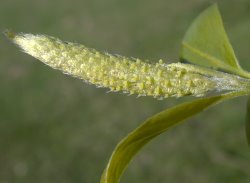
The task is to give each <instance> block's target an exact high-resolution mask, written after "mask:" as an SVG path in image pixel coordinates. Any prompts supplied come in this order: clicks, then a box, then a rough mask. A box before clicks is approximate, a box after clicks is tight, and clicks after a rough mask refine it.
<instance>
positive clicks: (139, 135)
mask: <svg viewBox="0 0 250 183" xmlns="http://www.w3.org/2000/svg"><path fill="white" fill-rule="evenodd" d="M243 94H245V93H243V92H242V93H239V92H238V93H228V94H224V95H220V96H213V97H209V98H202V99H197V100H194V101H192V102H187V103H183V104H180V105H177V106H175V107H172V108H170V109H166V110H164V111H162V112H160V113H158V114H156V115H154V116H152V117H150V118H149V119H147V120H146V121H145V122H144V123H143V124H142V125H141V126H139V127H138V128H137V129H135V130H134V131H132V132H131V133H130V134H128V136H127V137H125V138H124V139H123V140H121V142H120V143H119V144H118V145H117V146H116V148H115V150H114V151H113V153H112V155H111V157H110V160H109V162H108V165H107V167H106V169H105V170H104V172H103V175H102V178H101V183H117V182H119V180H120V177H121V175H122V173H123V171H124V170H125V169H126V167H127V165H128V163H129V162H130V161H131V159H132V158H133V157H134V156H135V154H136V153H137V152H138V151H139V150H140V149H141V148H142V147H143V146H144V145H145V144H147V143H148V142H149V141H150V140H151V139H153V138H155V137H156V136H158V135H160V134H161V133H163V132H165V131H167V130H168V129H169V128H170V127H172V126H174V125H176V124H178V123H179V122H181V121H183V120H185V119H187V118H189V117H191V116H193V115H195V114H197V113H199V112H201V111H203V110H204V109H206V108H208V107H209V106H211V105H213V104H216V103H218V102H220V101H223V100H226V99H229V98H233V97H236V96H240V95H243Z"/></svg>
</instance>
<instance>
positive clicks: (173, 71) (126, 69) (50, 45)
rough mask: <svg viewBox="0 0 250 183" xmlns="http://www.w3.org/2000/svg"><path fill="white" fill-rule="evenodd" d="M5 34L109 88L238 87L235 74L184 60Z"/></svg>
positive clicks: (184, 90)
mask: <svg viewBox="0 0 250 183" xmlns="http://www.w3.org/2000/svg"><path fill="white" fill-rule="evenodd" d="M8 34H9V37H11V39H12V40H13V41H14V42H15V43H16V44H17V45H19V46H20V47H21V48H22V49H23V50H24V51H25V52H26V53H28V54H30V55H32V56H33V57H35V58H37V59H39V60H40V61H42V62H44V63H45V64H47V65H49V66H51V67H53V68H55V69H59V70H61V71H63V72H64V73H67V74H69V75H72V76H74V77H77V78H80V79H83V80H84V81H86V82H88V83H92V84H95V85H96V86H98V87H107V88H110V90H111V91H123V92H124V93H130V94H138V95H139V96H153V97H156V98H167V97H172V96H175V97H182V96H187V95H192V96H196V97H200V96H204V95H205V94H207V93H208V92H210V91H217V90H223V87H224V88H226V89H227V90H234V89H237V87H238V83H237V82H238V79H237V78H236V77H234V80H235V81H234V80H233V81H232V78H231V80H230V77H229V76H227V75H226V74H224V75H223V74H218V73H217V74H215V77H214V76H212V75H213V74H214V73H212V74H210V73H209V72H199V69H192V68H193V67H194V66H189V65H188V64H181V63H174V64H168V65H166V64H164V63H163V61H162V60H159V62H157V63H154V64H150V63H147V62H143V61H141V60H140V59H129V58H126V57H122V56H117V55H111V54H108V53H101V52H98V51H96V50H95V49H90V48H87V47H85V46H83V45H80V44H77V43H70V42H64V41H61V40H59V39H57V38H54V37H50V36H44V35H32V34H16V35H15V34H13V33H8ZM10 35H11V36H10ZM222 81H223V82H222ZM224 85H227V86H224ZM218 86H220V88H219V87H218Z"/></svg>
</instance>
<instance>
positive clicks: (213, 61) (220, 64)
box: [180, 3, 250, 78]
mask: <svg viewBox="0 0 250 183" xmlns="http://www.w3.org/2000/svg"><path fill="white" fill-rule="evenodd" d="M210 14H212V15H213V17H217V18H216V19H217V21H218V24H219V26H220V27H219V28H220V30H221V32H222V34H223V35H224V41H225V42H226V44H225V45H226V46H227V49H228V50H227V51H229V52H228V53H230V55H231V56H232V57H233V58H232V59H231V61H234V62H232V63H230V62H229V59H228V61H227V60H225V61H223V60H220V59H218V58H216V57H215V56H213V55H211V54H208V53H205V52H203V51H202V50H199V48H196V47H194V46H192V45H190V44H189V43H188V42H187V40H188V39H189V37H190V36H192V31H193V29H194V27H195V26H196V24H198V25H199V26H206V24H207V22H206V21H205V20H206V19H207V17H208V16H211V15H210ZM213 17H211V18H213ZM195 39H196V40H198V39H200V37H195ZM222 40H223V39H222ZM192 42H194V41H192ZM191 44H192V43H191ZM225 45H224V46H225ZM226 46H225V47H226ZM218 51H219V49H218ZM185 53H187V54H185ZM188 53H193V54H196V56H198V57H200V58H203V59H205V60H207V63H202V62H200V61H195V60H193V59H192V58H191V57H192V56H191V57H190V58H189V56H188ZM180 57H181V59H183V60H187V61H189V62H191V63H195V64H199V65H202V66H208V67H209V66H211V67H215V68H219V69H222V70H225V71H228V72H231V73H234V74H237V75H239V76H242V77H246V78H250V73H249V72H247V71H245V70H243V69H242V68H241V66H240V65H239V63H238V60H237V58H236V56H235V53H234V50H233V47H232V45H231V44H230V41H229V38H228V36H227V33H226V31H225V28H224V25H223V20H222V17H221V14H220V11H219V8H218V5H217V4H216V3H215V4H213V5H211V6H210V7H208V8H207V9H206V10H204V11H203V12H202V13H201V14H200V15H199V16H198V17H197V18H196V19H195V20H194V21H193V23H192V24H191V26H190V27H189V28H188V30H187V32H186V34H185V36H184V38H183V41H182V48H181V53H180ZM197 62H199V63H197Z"/></svg>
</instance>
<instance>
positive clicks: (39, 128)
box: [0, 0, 250, 183]
mask: <svg viewBox="0 0 250 183" xmlns="http://www.w3.org/2000/svg"><path fill="white" fill-rule="evenodd" d="M209 4H211V1H210V0H203V1H199V0H192V1H182V0H175V1H165V0H156V1H143V0H138V1H134V0H133V1H132V0H127V1H115V0H106V1H98V0H88V1H87V0H83V1H80V0H74V1H66V0H61V1H59V0H55V1H48V0H36V1H31V0H23V1H7V0H2V1H1V3H0V29H2V30H4V29H5V28H11V29H13V30H14V31H17V32H20V31H21V32H31V33H43V34H49V35H54V36H56V37H59V38H62V39H64V40H68V41H76V42H80V43H84V44H85V45H88V46H90V47H94V48H97V49H99V50H105V51H109V52H111V53H118V54H121V55H125V56H133V57H139V58H146V59H150V60H156V59H159V58H164V59H166V60H167V61H168V62H170V61H177V58H178V49H179V45H180V41H181V39H182V37H183V35H184V33H185V31H186V29H187V27H188V25H189V24H190V23H191V21H192V20H193V19H194V18H195V17H196V16H197V15H198V13H200V12H201V11H202V10H203V9H204V8H205V7H207V6H208V5H209ZM219 5H220V8H221V10H222V14H223V17H224V19H225V25H226V28H227V30H228V33H229V35H230V38H231V40H232V43H233V46H234V48H235V50H236V52H237V55H238V58H239V60H240V61H241V63H242V65H244V67H245V68H248V69H250V64H249V63H250V62H249V58H250V56H249V41H250V34H249V32H250V2H249V1H248V0H221V1H220V3H219ZM105 92H106V90H105V89H96V88H95V87H94V86H89V85H87V84H85V83H83V82H82V81H80V80H76V79H74V78H70V77H68V76H65V75H63V74H61V73H60V72H58V71H55V70H52V69H50V68H48V67H47V66H45V65H43V64H41V63H40V62H38V61H37V60H35V59H33V58H31V57H30V56H28V55H25V54H23V53H21V52H19V50H18V49H17V48H16V47H15V46H13V45H12V44H10V43H9V42H8V41H7V40H6V39H5V38H4V37H3V36H1V38H0V182H1V183H13V182H19V183H22V182H23V183H24V182H25V183H33V182H36V183H44V182H46V183H55V182H60V183H75V182H89V183H92V182H98V181H99V177H100V175H101V172H102V170H103V168H104V167H105V163H106V162H107V160H108V158H109V155H110V153H111V152H112V150H113V148H114V146H115V144H116V143H117V142H118V141H119V140H120V139H121V138H122V137H123V136H125V135H126V134H127V133H128V132H129V131H130V130H132V129H133V128H135V127H136V126H137V125H138V124H139V123H140V122H141V121H142V120H144V119H145V118H146V117H149V116H150V115H152V114H154V113H156V112H159V111H160V110H162V109H164V108H166V107H168V106H171V105H173V104H175V103H177V102H178V101H179V102H180V101H181V100H178V101H176V100H175V99H168V100H163V101H158V100H155V99H151V98H147V97H142V98H136V97H135V96H130V97H127V96H125V95H122V94H120V95H119V94H116V93H110V94H106V93H105ZM245 100H246V99H245V98H241V99H235V100H233V101H230V102H226V103H224V104H220V105H219V106H217V107H214V108H213V109H210V110H209V111H206V112H205V113H203V114H201V115H199V116H198V117H196V118H194V119H192V120H190V121H189V122H188V123H185V124H183V125H180V126H178V127H176V128H174V129H172V130H170V131H169V133H167V134H164V135H162V136H161V137H160V138H158V139H157V140H155V141H154V142H152V143H151V144H150V145H148V146H147V147H146V148H145V149H144V150H143V151H142V152H141V153H140V154H139V155H138V156H137V158H136V160H135V161H134V162H133V163H132V164H131V165H132V166H129V168H128V171H127V172H126V173H125V176H124V178H123V179H122V182H130V183H133V182H136V183H151V182H152V183H153V182H157V183H163V182H164V183H165V182H171V183H175V182H176V183H177V182H192V183H200V182H203V183H208V182H220V183H223V182H227V183H235V182H237V183H247V182H248V181H249V179H250V173H249V170H250V150H249V148H248V147H247V144H246V140H245V136H244V122H243V121H244V115H245V111H244V110H245V108H244V107H245ZM190 142H191V143H190Z"/></svg>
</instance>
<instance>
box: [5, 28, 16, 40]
mask: <svg viewBox="0 0 250 183" xmlns="http://www.w3.org/2000/svg"><path fill="white" fill-rule="evenodd" d="M3 34H4V35H5V36H6V37H7V38H9V39H14V38H15V37H16V34H15V33H14V32H12V31H11V30H9V29H6V30H5V31H3Z"/></svg>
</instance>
